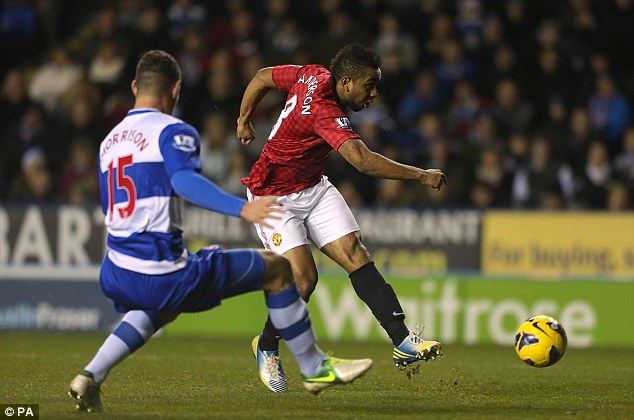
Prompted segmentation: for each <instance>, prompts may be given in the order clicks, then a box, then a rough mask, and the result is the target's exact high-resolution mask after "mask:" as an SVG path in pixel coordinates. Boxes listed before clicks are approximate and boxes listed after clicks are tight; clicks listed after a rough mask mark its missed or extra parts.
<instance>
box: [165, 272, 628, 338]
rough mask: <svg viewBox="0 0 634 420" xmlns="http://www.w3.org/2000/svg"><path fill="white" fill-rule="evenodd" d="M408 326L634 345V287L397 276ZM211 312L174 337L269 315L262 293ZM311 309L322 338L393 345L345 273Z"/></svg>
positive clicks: (244, 331)
mask: <svg viewBox="0 0 634 420" xmlns="http://www.w3.org/2000/svg"><path fill="white" fill-rule="evenodd" d="M390 282H391V283H392V285H393V287H394V289H395V290H396V292H397V294H398V295H399V297H400V300H401V303H402V306H403V309H404V310H405V313H406V315H407V319H406V322H407V324H408V326H410V327H413V326H414V325H415V324H416V323H417V322H418V323H420V324H422V325H424V326H425V330H424V334H423V335H424V336H425V337H431V338H434V339H440V340H442V341H443V342H444V343H446V344H449V343H465V344H482V343H493V344H500V345H512V343H513V338H514V336H515V330H516V328H517V327H518V326H519V324H520V323H521V322H522V321H523V320H525V319H526V318H528V317H530V316H532V315H539V314H546V315H551V316H553V317H555V318H557V319H558V320H559V321H560V322H561V323H562V324H563V325H564V327H565V329H566V332H567V334H568V342H569V345H570V346H571V347H592V346H634V330H633V329H632V328H631V327H628V325H630V324H631V320H632V319H633V318H634V305H632V304H631V303H632V302H633V301H634V283H632V282H610V283H606V282H590V281H573V280H566V281H531V280H513V279H510V278H509V279H503V278H500V279H484V278H479V277H442V278H440V277H439V278H435V277H431V278H426V279H390ZM235 300H236V302H231V301H228V302H226V303H225V304H223V305H221V306H220V307H219V308H217V309H215V310H213V311H211V312H209V313H205V314H193V315H182V316H181V318H180V319H178V320H177V321H176V322H175V323H174V324H172V325H170V326H169V327H168V328H167V330H166V333H167V334H175V335H178V334H210V335H226V336H247V337H248V336H250V335H255V334H256V333H258V331H260V329H261V327H262V326H263V324H264V320H265V317H266V308H265V307H264V298H263V296H262V295H261V294H259V293H253V294H250V295H246V296H240V297H237V298H235ZM309 308H310V311H311V316H312V320H313V324H314V325H315V329H316V331H317V334H318V336H319V337H320V338H323V339H329V340H358V341H365V340H387V336H386V334H385V333H384V332H383V330H382V329H381V327H380V326H379V325H378V323H377V322H376V320H375V319H374V317H373V316H372V314H371V312H370V311H369V310H368V309H367V307H366V306H365V305H364V304H363V302H361V301H360V300H359V298H358V297H357V296H356V294H355V293H354V290H353V289H352V286H351V285H350V282H349V281H348V279H347V278H346V277H345V276H338V277H332V276H329V277H322V278H320V280H319V285H318V286H317V289H316V290H315V293H314V295H313V297H312V298H311V300H310V303H309Z"/></svg>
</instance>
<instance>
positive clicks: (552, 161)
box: [515, 136, 574, 208]
mask: <svg viewBox="0 0 634 420" xmlns="http://www.w3.org/2000/svg"><path fill="white" fill-rule="evenodd" d="M525 180H526V182H527V184H528V185H526V186H525V187H524V188H525V189H526V190H527V191H528V201H527V202H526V204H527V207H528V208H540V207H542V206H543V204H544V203H543V199H544V196H545V195H556V196H557V197H559V200H560V201H561V203H560V205H559V206H558V207H559V208H564V207H567V206H568V204H569V203H570V202H571V201H572V197H573V194H574V174H573V172H572V169H571V168H570V167H569V166H568V165H566V164H563V163H561V162H559V161H558V160H557V159H556V158H555V157H553V155H552V149H551V145H550V142H549V141H548V139H546V138H544V137H541V136H537V137H535V138H533V141H532V143H531V147H530V161H529V164H528V176H527V177H526V178H525ZM515 187H517V185H515ZM550 198H554V197H550ZM552 205H553V203H552V202H551V203H550V206H551V207H552Z"/></svg>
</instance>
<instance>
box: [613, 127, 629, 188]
mask: <svg viewBox="0 0 634 420" xmlns="http://www.w3.org/2000/svg"><path fill="white" fill-rule="evenodd" d="M614 169H615V171H616V175H617V176H618V177H619V179H621V180H622V181H623V182H624V183H625V185H626V186H627V187H629V188H630V189H631V190H633V191H634V127H629V128H628V129H627V130H626V131H625V135H624V136H623V151H621V152H620V153H619V154H618V155H617V156H616V157H615V159H614Z"/></svg>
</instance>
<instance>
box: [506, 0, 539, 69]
mask: <svg viewBox="0 0 634 420" xmlns="http://www.w3.org/2000/svg"><path fill="white" fill-rule="evenodd" d="M528 2H529V3H530V0H528ZM502 20H503V22H504V34H505V35H506V39H508V40H509V43H510V44H511V45H512V46H513V49H514V50H515V51H517V52H520V51H521V52H528V51H531V46H532V40H531V38H532V27H533V22H531V19H530V18H529V16H528V13H527V6H526V1H525V0H504V5H503V13H502ZM519 58H520V61H521V62H522V63H521V64H520V65H523V64H524V60H526V61H528V59H527V58H526V57H525V56H524V55H520V57H519Z"/></svg>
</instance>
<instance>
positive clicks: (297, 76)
mask: <svg viewBox="0 0 634 420" xmlns="http://www.w3.org/2000/svg"><path fill="white" fill-rule="evenodd" d="M333 80H334V79H331V75H330V71H328V69H326V68H325V67H323V66H320V65H314V64H312V65H307V66H295V65H284V66H276V67H274V68H273V82H275V85H276V86H277V88H278V89H279V90H281V91H285V92H288V96H287V99H286V105H285V107H284V109H283V110H282V112H281V113H280V117H279V118H278V120H277V122H276V123H275V125H274V126H273V128H272V129H271V134H270V135H269V138H268V140H267V141H266V143H265V144H264V148H263V149H262V154H261V155H260V157H259V159H258V161H257V162H256V163H255V165H253V168H252V169H251V173H250V175H249V177H247V178H243V179H242V183H243V184H244V185H246V186H247V187H248V188H249V190H250V191H251V193H253V194H254V195H278V196H279V195H287V194H291V193H294V192H298V191H301V190H303V189H306V188H310V187H312V186H313V185H316V184H317V183H318V182H319V181H320V180H321V176H322V175H323V172H324V165H325V162H326V159H327V158H328V156H329V155H330V153H332V151H333V149H334V150H337V149H338V148H339V146H341V144H342V143H343V142H345V141H346V140H348V139H352V138H360V136H359V135H358V134H357V133H355V132H354V131H353V130H352V127H351V126H350V120H349V119H348V116H347V115H346V113H345V111H344V109H343V106H342V105H340V104H339V102H338V101H337V96H336V93H335V91H334V86H333V83H334V81H333Z"/></svg>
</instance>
